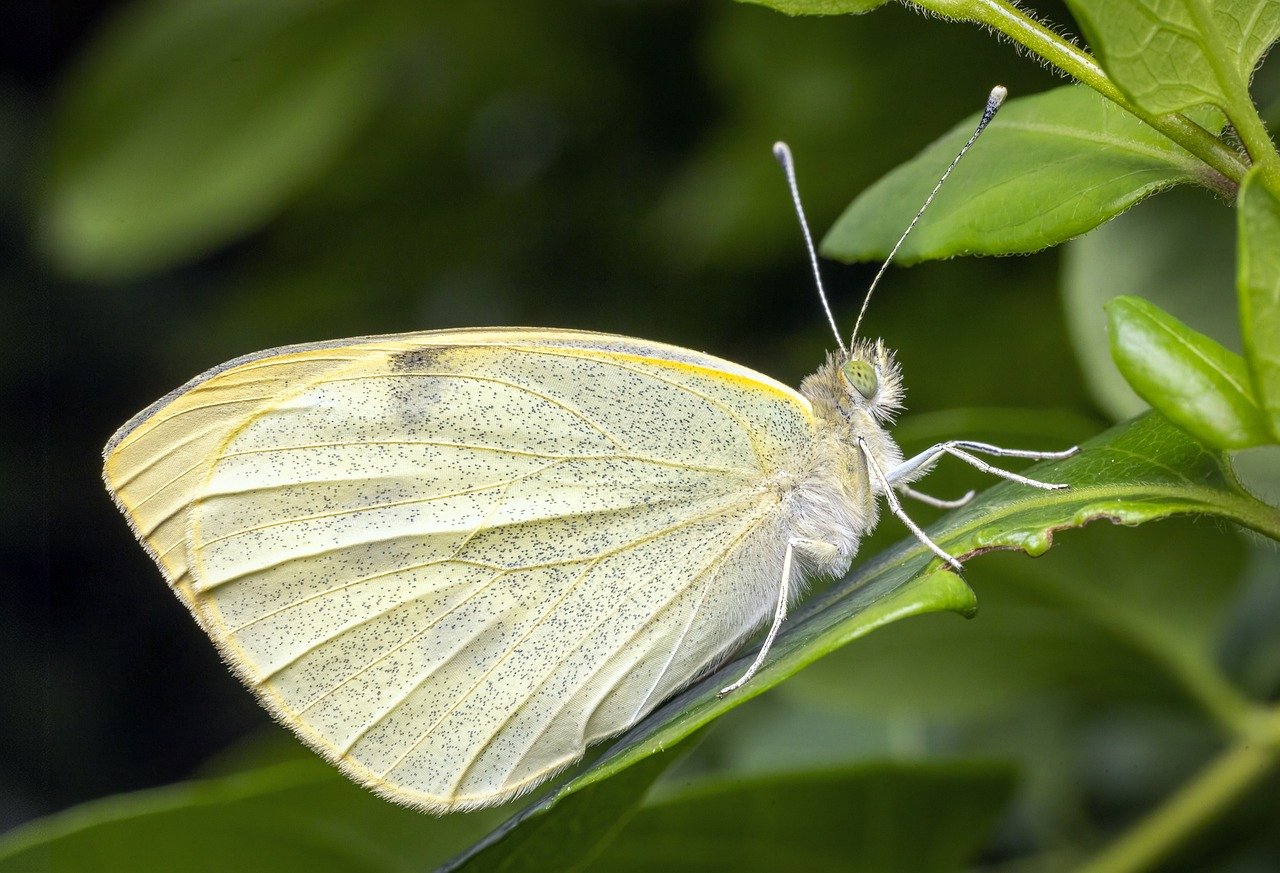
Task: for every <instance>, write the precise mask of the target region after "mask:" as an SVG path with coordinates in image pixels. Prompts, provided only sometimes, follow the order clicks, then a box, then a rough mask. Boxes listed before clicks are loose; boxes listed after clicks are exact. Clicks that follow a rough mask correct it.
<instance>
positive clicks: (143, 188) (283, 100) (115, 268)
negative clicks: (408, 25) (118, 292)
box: [41, 0, 396, 280]
mask: <svg viewBox="0 0 1280 873" xmlns="http://www.w3.org/2000/svg"><path fill="white" fill-rule="evenodd" d="M394 8H395V7H391V6H388V5H387V4H382V3H355V2H349V0H323V2H319V3H300V2H296V0H166V2H158V0H149V2H143V3H139V4H136V5H135V6H133V7H130V8H128V9H126V10H125V11H124V12H123V13H122V14H121V15H120V16H119V17H118V18H117V19H116V20H114V21H112V22H110V23H109V25H108V27H107V28H106V29H105V30H104V32H103V33H102V34H101V36H100V37H99V39H98V41H97V42H96V44H95V45H94V46H93V47H92V49H91V51H90V52H89V54H88V55H87V56H86V57H85V58H84V59H83V61H82V62H81V63H80V65H79V68H78V69H77V70H76V71H75V72H74V74H73V75H72V76H71V77H70V78H69V80H68V81H67V83H66V85H65V87H64V88H63V90H62V93H61V95H60V98H59V105H58V108H57V112H56V123H55V125H54V130H53V142H52V144H51V158H50V167H49V180H48V183H47V186H46V190H45V191H44V192H43V197H42V200H43V202H42V204H41V212H42V216H41V220H42V224H43V234H44V237H45V247H46V249H47V251H48V253H49V255H50V257H51V258H52V259H53V261H54V262H55V263H56V265H57V266H58V267H59V268H60V269H61V270H63V271H64V272H66V273H68V274H71V275H74V276H76V277H79V278H86V279H93V280H109V279H119V278H125V277H131V276H136V275H139V274H143V273H147V272H150V271H153V270H157V269H161V268H163V267H168V266H172V265H173V264H175V263H178V262H180V261H182V260H184V259H186V258H189V257H192V256H195V255H198V254H201V253H203V252H206V251H208V250H210V249H211V248H214V247H216V246H218V245H221V244H223V243H226V242H227V241H229V240H231V239H233V238H235V237H236V236H237V235H239V234H241V233H244V232H246V231H249V230H252V229H253V228H255V227H256V226H258V225H260V224H261V223H263V222H264V221H266V220H267V219H269V218H270V217H271V216H272V215H273V214H275V213H276V212H277V211H278V210H279V209H280V208H281V207H282V206H283V205H285V204H286V203H287V202H289V200H290V199H291V198H293V197H294V196H296V195H297V194H298V193H299V192H300V191H301V190H302V189H303V188H305V187H306V186H307V185H309V184H310V183H311V182H312V181H313V180H315V179H316V178H318V177H319V176H320V175H321V174H322V173H323V172H324V171H325V169H326V168H327V167H328V165H329V164H330V163H331V162H332V160H333V159H334V158H335V157H336V156H337V155H338V154H339V153H340V152H341V151H342V150H343V149H344V148H345V147H346V146H347V144H348V143H349V141H350V140H351V137H352V135H353V134H354V133H355V132H356V130H357V129H358V128H359V127H360V126H361V125H362V124H363V123H364V121H365V119H366V118H367V117H368V115H369V113H370V112H371V110H373V109H375V108H376V106H377V105H378V104H377V100H376V99H375V98H376V96H377V94H378V91H379V85H378V69H377V65H378V63H379V61H380V60H383V59H380V58H379V57H378V53H379V52H380V51H381V52H382V53H383V54H385V51H386V48H387V46H388V45H389V42H390V40H391V39H393V38H394V37H395V35H396V32H395V28H394V27H392V26H391V21H392V19H393V18H394V16H393V15H390V14H388V9H394Z"/></svg>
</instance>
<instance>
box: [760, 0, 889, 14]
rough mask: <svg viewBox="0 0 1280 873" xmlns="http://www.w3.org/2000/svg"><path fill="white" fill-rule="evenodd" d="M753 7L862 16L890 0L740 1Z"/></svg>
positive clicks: (801, 12) (794, 12) (788, 12)
mask: <svg viewBox="0 0 1280 873" xmlns="http://www.w3.org/2000/svg"><path fill="white" fill-rule="evenodd" d="M738 2H739V3H747V4H750V5H753V6H768V7H769V8H770V9H776V10H778V11H779V12H785V13H786V14H787V15H861V14H862V13H864V12H870V11H871V10H872V9H875V8H876V7H878V6H883V5H884V4H886V3H888V2H889V0H738Z"/></svg>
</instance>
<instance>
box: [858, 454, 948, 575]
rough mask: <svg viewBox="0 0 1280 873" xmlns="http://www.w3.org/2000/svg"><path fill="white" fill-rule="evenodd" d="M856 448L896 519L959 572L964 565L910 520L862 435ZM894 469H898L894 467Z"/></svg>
mask: <svg viewBox="0 0 1280 873" xmlns="http://www.w3.org/2000/svg"><path fill="white" fill-rule="evenodd" d="M858 448H860V449H862V456H863V457H864V458H866V459H867V470H868V471H870V473H871V476H872V478H874V479H875V480H876V482H877V483H878V484H879V485H880V491H881V493H882V494H884V502H885V503H887V504H888V505H889V511H890V512H892V513H893V514H894V515H896V516H897V517H898V520H899V521H901V522H902V523H903V524H905V525H906V526H907V530H909V531H911V532H912V533H913V534H915V537H916V539H918V540H919V541H920V542H922V543H924V544H925V545H926V546H928V547H929V551H931V552H933V553H934V554H935V555H937V556H938V557H939V558H941V559H942V560H944V561H946V562H947V565H948V566H949V567H951V569H953V570H955V571H957V572H959V571H960V570H963V569H964V567H963V565H961V563H960V562H959V561H958V560H956V559H955V558H953V557H951V555H949V554H948V553H947V552H945V551H943V549H942V547H941V546H939V545H938V544H937V543H935V542H934V541H933V540H931V539H929V535H928V534H926V533H925V532H924V531H922V530H921V529H920V526H919V525H918V524H916V523H915V522H914V521H912V520H911V517H910V516H909V515H907V513H906V511H905V510H903V508H902V504H901V503H899V502H898V495H897V494H894V493H893V483H891V482H890V481H889V479H888V477H886V476H885V474H884V470H881V469H880V465H879V464H877V463H876V459H875V458H874V457H873V456H872V454H871V448H870V447H869V446H868V445H867V441H866V440H864V439H863V438H862V437H858ZM895 469H900V467H896V468H895Z"/></svg>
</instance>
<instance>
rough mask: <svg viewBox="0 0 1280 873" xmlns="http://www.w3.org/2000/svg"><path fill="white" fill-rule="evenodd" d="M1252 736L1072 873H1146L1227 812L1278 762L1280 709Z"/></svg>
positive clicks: (1265, 718) (1262, 719) (1264, 719)
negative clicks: (1144, 871) (1139, 872)
mask: <svg viewBox="0 0 1280 873" xmlns="http://www.w3.org/2000/svg"><path fill="white" fill-rule="evenodd" d="M1263 712H1264V713H1266V714H1265V715H1264V716H1261V717H1260V718H1259V720H1258V722H1257V725H1258V728H1257V729H1256V730H1255V734H1256V735H1255V736H1254V737H1253V738H1251V739H1248V740H1244V741H1241V742H1239V743H1237V744H1236V745H1234V746H1232V747H1231V748H1229V749H1227V750H1226V751H1225V752H1223V753H1222V754H1221V755H1219V756H1218V757H1217V758H1216V759H1214V760H1213V761H1211V762H1210V763H1209V765H1208V766H1207V767H1205V768H1204V769H1203V770H1201V771H1200V772H1199V773H1198V774H1197V775H1196V776H1195V777H1193V778H1192V780H1191V781H1190V782H1188V783H1187V784H1186V785H1184V786H1182V788H1180V789H1179V790H1178V791H1177V792H1176V793H1175V794H1174V795H1173V796H1172V797H1170V798H1169V799H1168V800H1166V801H1165V802H1164V803H1163V804H1161V805H1160V806H1158V807H1157V808H1156V809H1155V810H1154V811H1153V812H1151V813H1150V814H1149V815H1148V816H1147V817H1146V818H1144V819H1142V820H1141V821H1139V822H1138V823H1137V824H1136V825H1135V826H1134V827H1132V828H1130V829H1129V830H1128V831H1127V832H1125V833H1124V834H1122V835H1121V836H1120V837H1119V838H1118V839H1117V840H1115V841H1114V842H1113V843H1112V844H1111V845H1109V846H1107V847H1106V848H1105V849H1103V850H1102V852H1101V853H1100V854H1099V855H1097V856H1096V857H1095V858H1093V859H1092V860H1091V861H1088V862H1087V863H1085V864H1084V865H1083V866H1082V867H1080V868H1079V869H1078V870H1077V871H1076V873H1137V871H1141V870H1149V869H1151V868H1152V867H1153V866H1154V865H1156V864H1157V863H1159V862H1160V861H1161V860H1162V859H1164V858H1166V857H1168V856H1169V854H1170V852H1172V851H1173V850H1174V849H1175V848H1177V847H1178V845H1180V844H1181V843H1183V842H1185V841H1186V840H1187V839H1188V838H1190V837H1191V836H1193V835H1194V834H1196V833H1198V832H1199V831H1200V830H1201V829H1203V828H1204V827H1206V826H1207V825H1209V824H1211V823H1212V822H1213V821H1214V820H1215V819H1217V818H1218V816H1220V815H1222V814H1223V813H1224V812H1226V811H1227V810H1228V809H1230V808H1231V806H1232V804H1234V803H1235V802H1236V801H1237V800H1239V799H1240V797H1241V796H1243V795H1244V794H1245V793H1246V792H1247V791H1248V790H1249V789H1250V788H1252V787H1253V786H1254V785H1256V784H1258V783H1259V782H1260V781H1261V780H1262V779H1263V778H1264V777H1265V776H1267V775H1268V774H1269V773H1271V772H1272V771H1273V770H1275V768H1276V765H1277V763H1280V710H1274V711H1271V712H1266V711H1265V710H1264V711H1263Z"/></svg>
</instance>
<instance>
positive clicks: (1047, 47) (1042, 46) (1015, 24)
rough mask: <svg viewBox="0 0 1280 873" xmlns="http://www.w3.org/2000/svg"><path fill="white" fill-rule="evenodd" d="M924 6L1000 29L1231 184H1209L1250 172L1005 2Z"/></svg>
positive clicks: (1189, 124)
mask: <svg viewBox="0 0 1280 873" xmlns="http://www.w3.org/2000/svg"><path fill="white" fill-rule="evenodd" d="M922 5H924V6H925V7H926V8H930V9H934V10H935V11H937V12H939V13H941V14H943V15H953V16H955V17H957V18H963V19H966V20H968V21H972V22H974V23H976V24H983V25H986V26H987V27H991V28H993V29H995V30H998V31H999V32H1000V33H1003V34H1004V35H1005V36H1007V37H1009V38H1010V39H1012V40H1013V41H1014V42H1016V43H1018V44H1019V45H1023V46H1026V47H1027V48H1028V49H1030V50H1031V51H1033V52H1035V53H1036V54H1037V55H1039V56H1040V57H1042V58H1044V59H1045V60H1046V61H1048V62H1049V63H1051V64H1053V65H1054V66H1056V67H1057V68H1058V69H1060V70H1062V71H1063V72H1064V73H1067V74H1069V75H1071V76H1072V77H1074V78H1075V79H1076V80H1077V81H1079V82H1082V83H1083V84H1085V85H1088V86H1089V87H1090V88H1092V89H1093V90H1095V91H1097V92H1098V93H1099V94H1101V95H1102V96H1103V97H1106V98H1107V99H1108V100H1110V101H1111V102H1113V103H1115V104H1116V105H1117V106H1119V107H1121V108H1122V109H1124V110H1125V111H1126V112H1130V113H1132V114H1133V115H1135V116H1137V117H1138V118H1140V119H1142V120H1143V121H1145V122H1146V123H1147V124H1149V125H1151V126H1152V127H1154V128H1155V129H1156V130H1158V131H1160V132H1161V133H1163V134H1164V135H1165V136H1167V137H1169V139H1171V140H1173V141H1174V142H1176V143H1177V144H1178V145H1180V146H1182V147H1183V148H1184V149H1186V150H1187V151H1189V152H1191V154H1193V155H1195V156H1196V157H1198V158H1199V159H1200V160H1202V161H1204V162H1205V163H1206V164H1208V165H1209V166H1210V167H1211V168H1213V169H1214V170H1216V171H1217V172H1218V173H1220V174H1222V176H1224V177H1226V180H1230V181H1229V182H1226V180H1214V179H1206V180H1204V181H1205V182H1206V184H1208V185H1210V186H1211V187H1215V188H1217V189H1219V190H1225V189H1231V190H1233V189H1234V187H1235V186H1238V185H1239V184H1240V182H1241V180H1242V179H1243V178H1244V174H1245V173H1246V172H1247V171H1248V169H1249V168H1248V167H1247V166H1246V165H1245V163H1244V162H1243V161H1242V160H1241V159H1240V156H1239V155H1238V154H1236V153H1235V152H1234V151H1232V150H1231V149H1230V148H1228V147H1227V145H1226V144H1225V143H1223V142H1222V141H1220V140H1219V139H1218V138H1217V137H1215V136H1214V135H1213V134H1211V133H1209V131H1207V130H1205V129H1204V128H1203V127H1201V126H1200V125H1198V124H1196V123H1194V122H1193V121H1191V120H1190V119H1188V118H1187V117H1186V116H1184V115H1181V114H1179V113H1176V112H1169V113H1165V114H1163V115H1152V114H1151V113H1150V112H1147V111H1146V110H1144V109H1143V108H1142V107H1140V106H1135V105H1134V104H1132V103H1130V102H1129V100H1128V98H1126V97H1125V96H1124V94H1123V93H1121V91H1120V89H1119V88H1117V87H1116V86H1115V83H1113V82H1112V81H1111V80H1110V79H1109V78H1107V74H1106V73H1105V72H1103V69H1102V67H1100V66H1099V65H1098V62H1097V60H1095V59H1094V57H1093V56H1092V55H1090V54H1089V53H1088V52H1086V51H1084V50H1083V49H1081V48H1080V47H1079V46H1077V45H1074V44H1072V43H1070V42H1068V41H1067V40H1065V39H1063V38H1062V37H1060V36H1058V34H1056V33H1054V32H1053V31H1052V30H1050V29H1049V28H1047V27H1045V26H1044V25H1043V24H1041V23H1040V22H1038V21H1036V20H1035V19H1034V18H1031V17H1030V16H1028V15H1027V14H1026V13H1024V12H1023V11H1022V10H1020V9H1018V8H1017V7H1016V6H1014V5H1013V4H1012V3H1009V2H1008V0H968V2H964V3H957V4H954V8H953V5H952V4H950V3H937V2H935V3H922ZM1224 182H1225V186H1224V184H1223V183H1224ZM1231 183H1234V185H1232V184H1231ZM1228 193H1229V191H1228Z"/></svg>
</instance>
